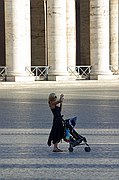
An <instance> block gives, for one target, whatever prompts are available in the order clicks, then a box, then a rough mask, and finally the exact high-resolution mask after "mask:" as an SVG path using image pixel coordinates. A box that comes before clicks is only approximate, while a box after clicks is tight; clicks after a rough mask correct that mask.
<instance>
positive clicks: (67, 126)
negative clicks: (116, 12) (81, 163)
mask: <svg viewBox="0 0 119 180" xmlns="http://www.w3.org/2000/svg"><path fill="white" fill-rule="evenodd" d="M76 120H77V117H74V118H71V119H66V120H64V119H63V122H64V131H65V132H64V141H66V142H68V143H69V148H68V149H69V152H73V147H75V146H78V145H85V146H86V147H85V151H86V152H90V150H91V148H90V147H89V145H88V143H87V140H86V138H85V137H83V136H81V135H80V134H78V133H77V132H76V130H75V129H74V126H75V124H76Z"/></svg>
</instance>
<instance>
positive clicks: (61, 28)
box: [47, 0, 67, 80]
mask: <svg viewBox="0 0 119 180" xmlns="http://www.w3.org/2000/svg"><path fill="white" fill-rule="evenodd" d="M47 33H48V37H47V38H48V65H49V66H50V70H49V79H51V80H58V79H60V78H61V79H62V78H63V79H64V78H65V75H66V74H67V57H66V56H67V49H66V0H48V1H47Z"/></svg>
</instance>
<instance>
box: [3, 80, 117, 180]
mask: <svg viewBox="0 0 119 180" xmlns="http://www.w3.org/2000/svg"><path fill="white" fill-rule="evenodd" d="M118 89H119V84H118V81H114V82H113V81H112V82H111V83H110V82H109V81H108V82H107V81H106V82H104V83H102V82H101V81H100V82H99V81H93V82H92V81H85V82H84V81H82V80H81V81H78V82H75V83H73V84H72V83H65V82H63V83H62V84H59V83H57V82H54V83H53V82H49V83H47V82H40V83H38V82H36V83H6V82H5V83H1V86H0V137H1V138H0V179H11V180H13V179H17V180H18V179H20V180H21V179H34V180H35V179H38V180H39V179H43V180H45V179H46V180H53V179H54V180H55V179H58V180H63V179H67V180H68V179H71V180H73V179H75V180H78V179H81V180H89V179H90V180H95V179H96V180H97V179H99V180H105V179H109V180H113V179H115V180H117V179H118V177H119V138H118V137H119V120H118V117H119V111H118V109H119V91H118ZM51 92H55V93H56V94H57V95H59V94H60V93H64V95H65V100H64V103H63V112H62V113H63V115H64V118H71V117H74V116H77V123H76V126H75V128H76V130H77V131H78V132H79V133H80V134H81V135H83V136H85V137H86V138H87V141H88V143H89V145H90V147H91V151H90V152H85V150H84V147H83V146H77V147H75V148H74V151H73V152H69V150H68V147H69V144H68V143H66V142H64V141H63V142H62V143H61V144H60V147H61V148H62V149H63V152H62V153H59V154H57V153H53V152H52V147H48V146H47V138H48V135H49V131H50V128H51V125H52V114H51V112H50V109H49V107H48V103H47V98H48V95H49V93H51Z"/></svg>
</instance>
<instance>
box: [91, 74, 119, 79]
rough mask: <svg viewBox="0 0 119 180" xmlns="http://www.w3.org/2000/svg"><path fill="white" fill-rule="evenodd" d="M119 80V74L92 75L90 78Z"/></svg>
mask: <svg viewBox="0 0 119 180" xmlns="http://www.w3.org/2000/svg"><path fill="white" fill-rule="evenodd" d="M114 79H115V80H117V79H118V80H119V75H113V74H112V75H90V80H114Z"/></svg>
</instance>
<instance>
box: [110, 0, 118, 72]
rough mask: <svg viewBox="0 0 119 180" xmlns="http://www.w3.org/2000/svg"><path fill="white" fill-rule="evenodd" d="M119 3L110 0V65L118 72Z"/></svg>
mask: <svg viewBox="0 0 119 180" xmlns="http://www.w3.org/2000/svg"><path fill="white" fill-rule="evenodd" d="M118 8H119V1H118V0H110V65H112V69H113V68H114V69H115V70H118V68H119V67H118V65H119V61H118V48H119V45H118V41H119V38H118V36H119V34H118V33H119V29H118V28H119V27H118V19H119V10H118Z"/></svg>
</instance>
